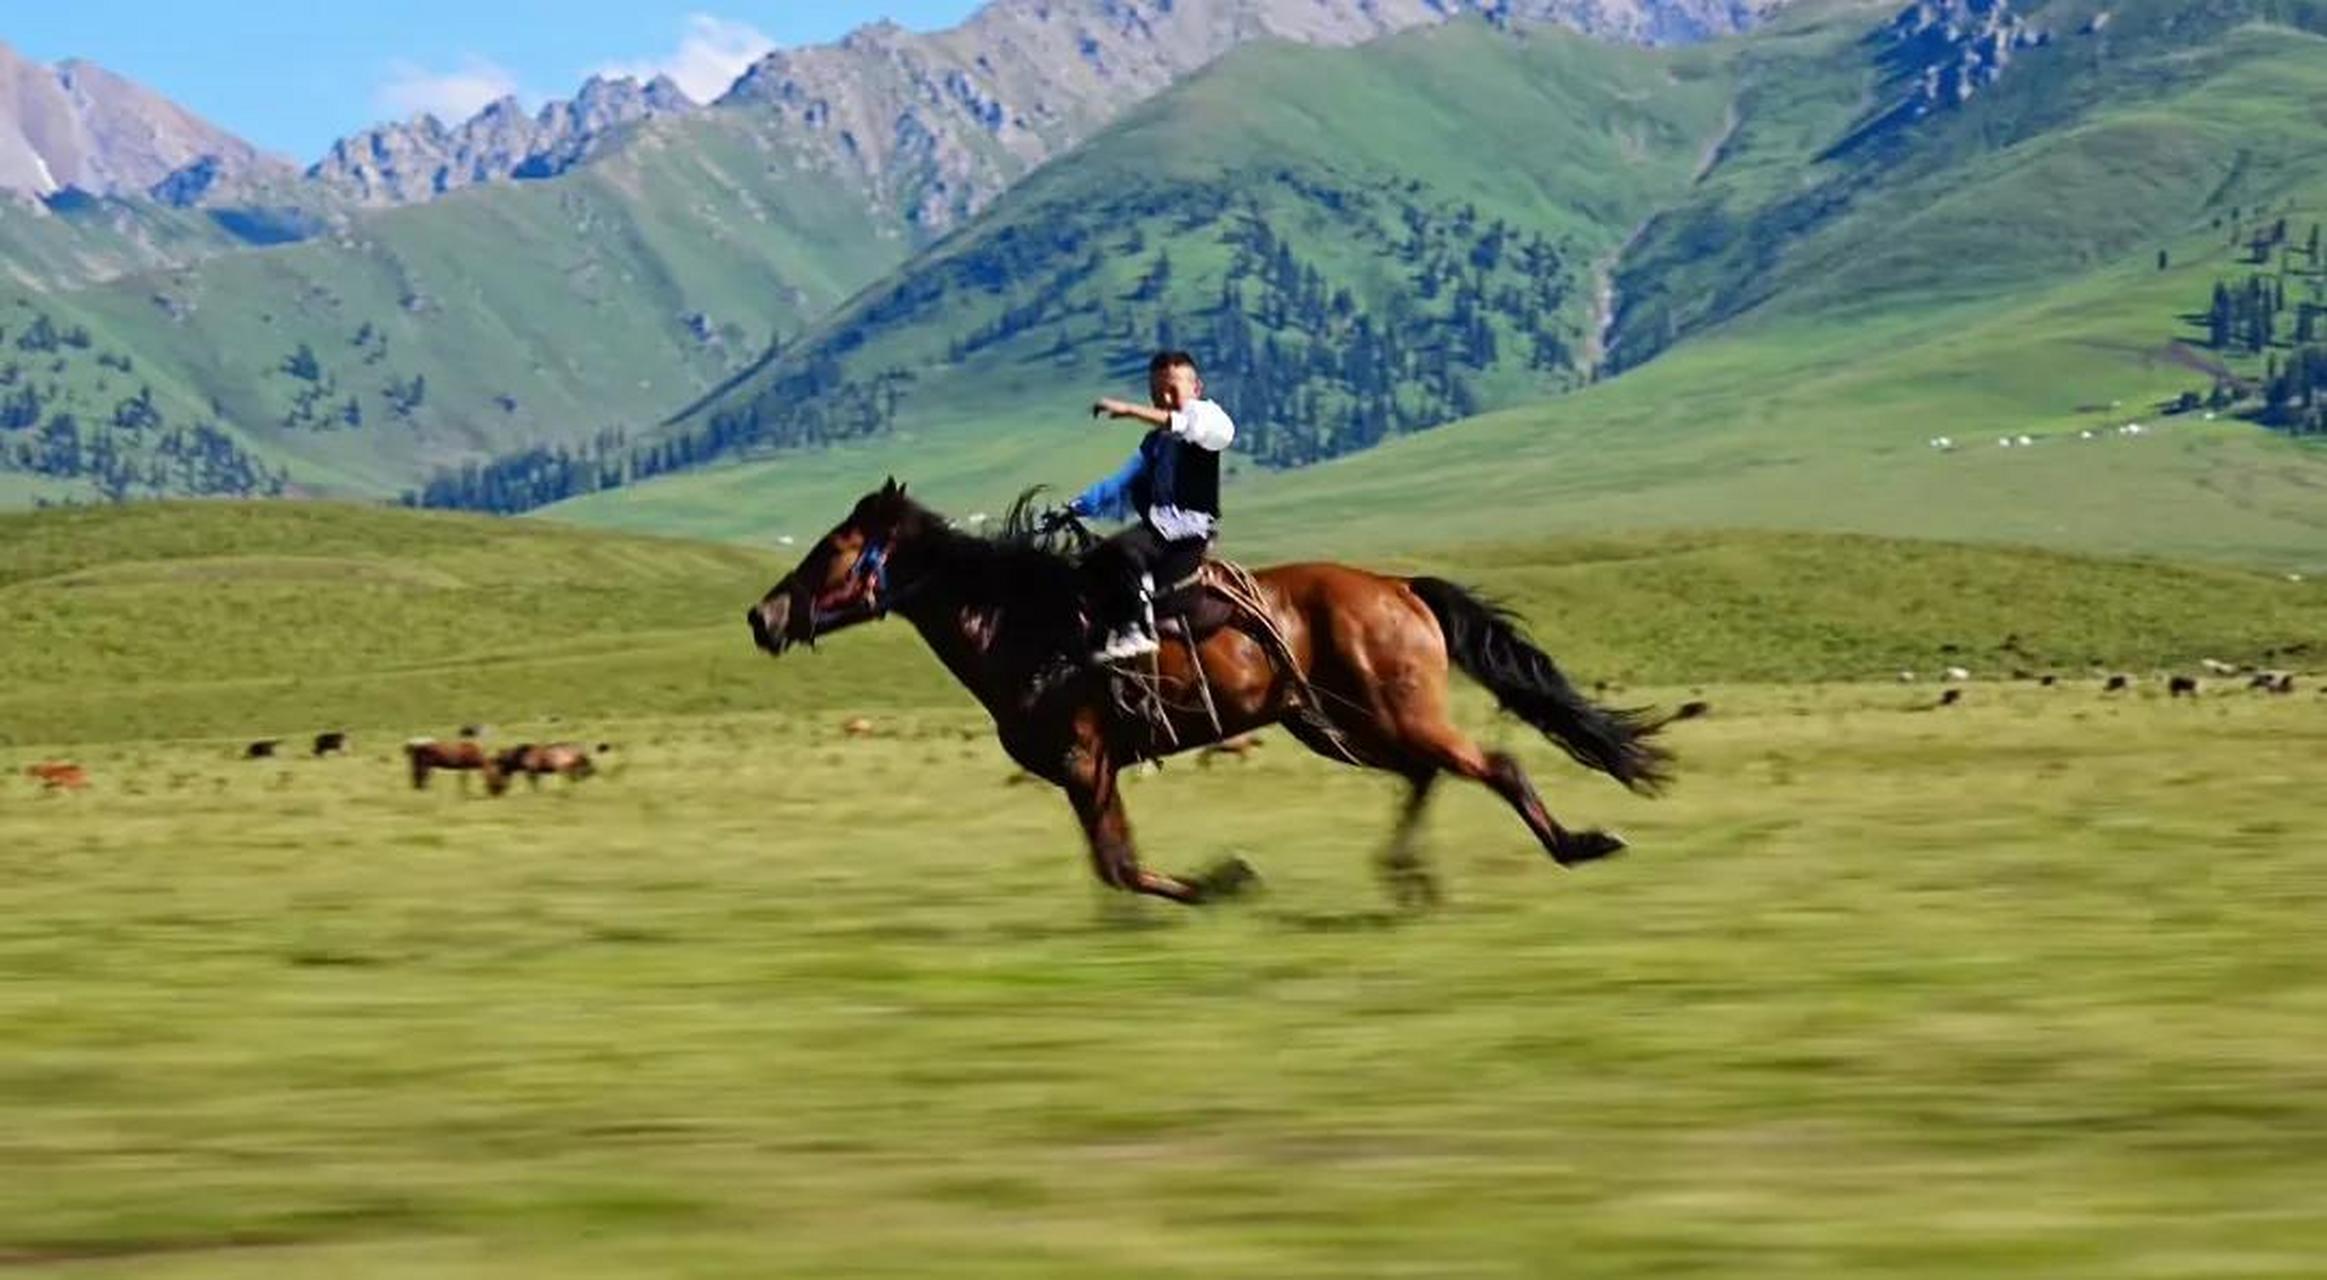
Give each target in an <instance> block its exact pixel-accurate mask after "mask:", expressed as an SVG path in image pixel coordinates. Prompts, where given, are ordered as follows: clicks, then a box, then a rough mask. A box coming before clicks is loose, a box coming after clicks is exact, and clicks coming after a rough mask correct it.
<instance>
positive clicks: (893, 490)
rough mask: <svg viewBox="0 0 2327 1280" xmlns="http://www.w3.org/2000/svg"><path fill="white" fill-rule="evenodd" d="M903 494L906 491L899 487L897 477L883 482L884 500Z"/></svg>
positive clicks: (882, 492) (882, 493)
mask: <svg viewBox="0 0 2327 1280" xmlns="http://www.w3.org/2000/svg"><path fill="white" fill-rule="evenodd" d="M903 492H905V491H904V490H903V489H902V488H899V487H898V485H897V477H895V476H890V477H889V478H888V479H886V480H884V481H882V482H881V496H882V497H884V498H894V497H896V496H897V495H898V494H900V493H903Z"/></svg>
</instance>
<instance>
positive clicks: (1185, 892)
mask: <svg viewBox="0 0 2327 1280" xmlns="http://www.w3.org/2000/svg"><path fill="white" fill-rule="evenodd" d="M1060 785H1061V786H1062V787H1064V788H1065V790H1066V793H1067V799H1068V800H1069V801H1070V802H1071V803H1072V804H1073V805H1074V806H1075V817H1077V818H1078V819H1080V820H1081V821H1082V824H1083V838H1084V839H1085V840H1087V841H1089V842H1090V846H1091V872H1092V874H1094V875H1096V876H1098V877H1099V880H1100V882H1101V883H1102V884H1105V885H1107V886H1108V887H1110V888H1114V889H1123V890H1126V891H1128V892H1131V893H1145V894H1150V895H1152V896H1154V897H1158V898H1169V899H1171V900H1172V901H1174V902H1182V903H1188V904H1190V905H1193V904H1195V903H1198V902H1202V901H1203V900H1204V898H1205V896H1206V889H1205V887H1204V886H1202V885H1197V884H1191V883H1189V882H1187V881H1185V880H1180V879H1176V878H1174V877H1172V876H1167V875H1164V874H1163V873H1162V872H1159V871H1150V870H1148V869H1147V868H1145V867H1142V866H1140V865H1139V851H1138V850H1137V849H1136V848H1134V847H1133V845H1132V843H1131V817H1130V815H1129V814H1127V813H1125V812H1124V809H1123V792H1122V789H1121V788H1120V787H1119V786H1117V770H1116V767H1115V762H1114V761H1113V760H1111V759H1109V758H1108V757H1107V754H1106V751H1105V749H1104V748H1101V747H1094V746H1091V745H1088V744H1078V745H1076V746H1075V747H1073V748H1071V749H1070V751H1069V755H1068V759H1067V768H1066V776H1065V779H1064V781H1062V782H1061V783H1060Z"/></svg>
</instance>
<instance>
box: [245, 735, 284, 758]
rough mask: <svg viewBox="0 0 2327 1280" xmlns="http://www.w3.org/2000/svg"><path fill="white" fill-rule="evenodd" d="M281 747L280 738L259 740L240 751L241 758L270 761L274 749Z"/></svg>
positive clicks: (273, 754)
mask: <svg viewBox="0 0 2327 1280" xmlns="http://www.w3.org/2000/svg"><path fill="white" fill-rule="evenodd" d="M281 745H283V740H282V739H281V738H261V739H259V740H258V741H256V742H254V743H252V744H250V745H249V746H247V747H244V748H243V749H242V758H243V759H245V760H272V759H274V758H275V748H276V747H279V746H281Z"/></svg>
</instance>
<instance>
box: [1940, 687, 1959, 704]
mask: <svg viewBox="0 0 2327 1280" xmlns="http://www.w3.org/2000/svg"><path fill="white" fill-rule="evenodd" d="M1961 701H1963V690H1961V689H1950V690H1948V691H1947V692H1945V693H1943V694H1940V695H1939V705H1940V706H1943V707H1952V706H1954V705H1955V704H1956V703H1958V702H1961Z"/></svg>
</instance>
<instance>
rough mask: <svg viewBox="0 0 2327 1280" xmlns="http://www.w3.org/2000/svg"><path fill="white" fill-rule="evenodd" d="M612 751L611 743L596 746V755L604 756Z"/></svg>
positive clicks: (612, 745)
mask: <svg viewBox="0 0 2327 1280" xmlns="http://www.w3.org/2000/svg"><path fill="white" fill-rule="evenodd" d="M613 750H614V744H613V743H611V742H601V743H599V744H598V754H599V755H606V754H607V753H609V752H611V751H613Z"/></svg>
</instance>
